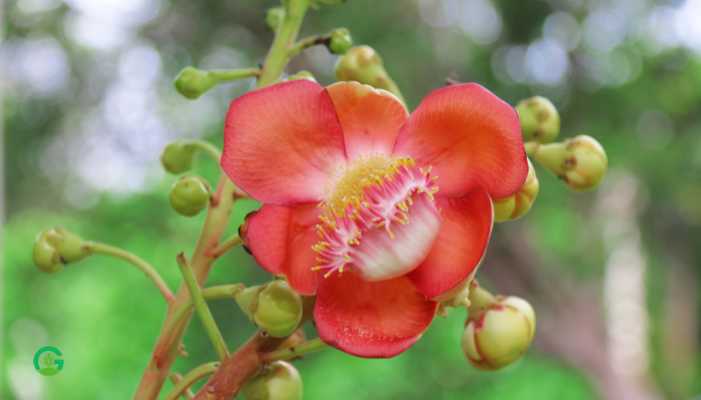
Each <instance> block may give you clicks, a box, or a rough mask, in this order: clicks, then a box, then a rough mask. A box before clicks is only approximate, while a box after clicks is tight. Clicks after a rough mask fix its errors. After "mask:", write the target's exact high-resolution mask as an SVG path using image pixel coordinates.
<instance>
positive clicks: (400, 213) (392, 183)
mask: <svg viewBox="0 0 701 400" xmlns="http://www.w3.org/2000/svg"><path fill="white" fill-rule="evenodd" d="M434 181H435V177H433V176H431V173H430V168H426V169H422V168H418V167H416V166H415V165H414V161H413V160H411V159H409V158H398V159H388V158H385V157H372V158H368V159H363V160H359V161H357V162H356V163H355V165H352V166H351V167H350V168H348V169H347V170H346V171H345V173H344V174H342V176H341V177H340V178H339V179H338V180H337V183H336V185H335V186H334V190H333V191H332V192H331V195H330V196H329V198H328V199H327V200H326V201H324V202H323V203H322V207H323V208H324V212H323V213H322V217H321V221H322V222H321V223H320V224H318V225H317V232H318V234H319V237H320V241H319V242H318V243H317V244H316V245H315V246H314V251H316V252H317V254H318V257H317V263H318V264H317V265H316V266H315V267H314V269H317V270H325V271H326V273H325V275H324V276H325V277H328V276H329V275H330V274H331V273H333V272H335V271H337V272H338V273H343V271H344V270H345V269H347V268H351V269H353V270H354V271H356V272H357V273H359V274H360V275H361V276H362V277H363V278H364V279H365V280H368V281H381V280H386V279H391V278H395V277H397V276H401V275H404V274H406V273H407V272H410V271H411V270H413V269H414V268H416V267H417V266H418V265H419V263H420V262H421V261H422V260H423V259H424V258H425V257H426V255H427V254H428V251H429V250H430V248H431V246H432V245H433V241H434V240H435V238H436V236H437V235H438V231H439V229H440V214H439V212H438V209H437V207H436V204H435V201H434V196H433V195H434V194H435V193H436V192H437V191H438V187H437V186H436V185H435V183H434Z"/></svg>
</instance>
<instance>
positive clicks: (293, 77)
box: [287, 70, 316, 82]
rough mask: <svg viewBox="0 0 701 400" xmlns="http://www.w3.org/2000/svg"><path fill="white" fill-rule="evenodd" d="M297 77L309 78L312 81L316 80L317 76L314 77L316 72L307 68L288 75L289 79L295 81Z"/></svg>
mask: <svg viewBox="0 0 701 400" xmlns="http://www.w3.org/2000/svg"><path fill="white" fill-rule="evenodd" d="M297 79H307V80H310V81H312V82H316V78H315V77H314V74H312V73H311V72H309V71H307V70H302V71H298V72H296V73H294V74H292V75H290V76H288V77H287V80H288V81H294V80H297Z"/></svg>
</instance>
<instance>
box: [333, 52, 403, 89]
mask: <svg viewBox="0 0 701 400" xmlns="http://www.w3.org/2000/svg"><path fill="white" fill-rule="evenodd" d="M336 78H337V79H338V80H339V81H358V82H360V83H364V84H366V85H370V86H373V87H376V88H379V89H385V90H387V91H389V92H392V93H393V94H395V95H396V96H397V97H400V92H399V88H398V87H397V84H396V83H394V81H393V80H392V78H390V77H389V74H387V71H386V70H385V66H384V64H383V62H382V58H380V56H379V54H377V52H376V51H375V50H374V49H373V48H372V47H370V46H357V47H353V48H351V49H349V50H348V51H347V52H346V54H345V55H343V57H341V58H340V59H339V60H338V63H336Z"/></svg>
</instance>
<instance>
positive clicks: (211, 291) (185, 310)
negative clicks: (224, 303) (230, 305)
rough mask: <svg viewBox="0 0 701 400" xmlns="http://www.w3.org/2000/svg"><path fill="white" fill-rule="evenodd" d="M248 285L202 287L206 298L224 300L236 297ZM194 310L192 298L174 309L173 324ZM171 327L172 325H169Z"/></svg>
mask: <svg viewBox="0 0 701 400" xmlns="http://www.w3.org/2000/svg"><path fill="white" fill-rule="evenodd" d="M245 288H246V287H245V286H244V285H242V284H240V283H235V284H232V285H220V286H212V287H208V288H204V289H202V297H204V298H205V300H210V301H211V300H222V299H232V300H233V299H234V298H235V296H236V294H237V293H238V292H240V291H242V290H243V289H245ZM191 310H192V299H189V301H188V302H186V303H184V304H181V305H180V306H179V307H178V308H176V309H175V310H174V311H173V317H172V321H171V325H172V326H175V325H178V324H179V323H181V322H182V321H183V320H184V319H185V318H186V317H188V316H189V315H190V311H191ZM168 328H170V327H168Z"/></svg>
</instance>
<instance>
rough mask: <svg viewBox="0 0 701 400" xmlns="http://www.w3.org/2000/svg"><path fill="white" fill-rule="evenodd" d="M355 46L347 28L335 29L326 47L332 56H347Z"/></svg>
mask: <svg viewBox="0 0 701 400" xmlns="http://www.w3.org/2000/svg"><path fill="white" fill-rule="evenodd" d="M352 46H353V38H352V37H351V34H350V31H349V30H348V29H346V28H338V29H334V30H333V31H332V32H331V35H330V37H329V42H328V44H327V45H326V47H328V49H329V51H330V52H331V53H332V54H345V53H346V52H347V51H348V49H350V48H351V47H352Z"/></svg>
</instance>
